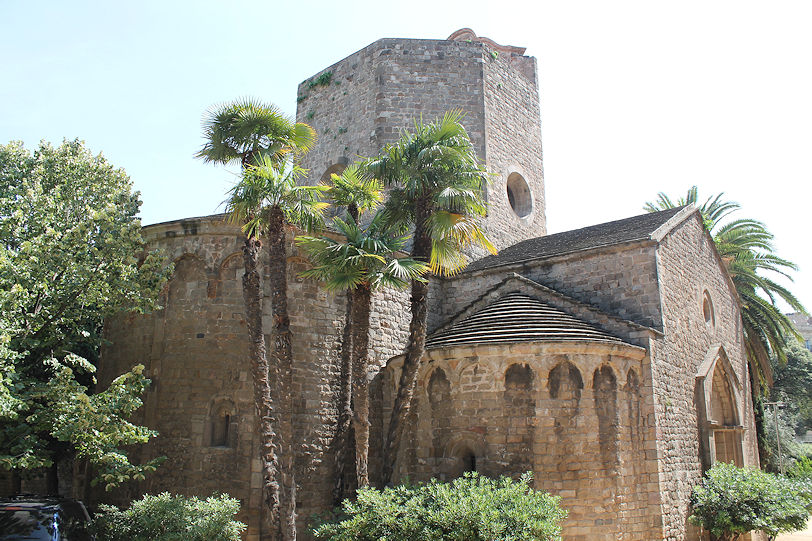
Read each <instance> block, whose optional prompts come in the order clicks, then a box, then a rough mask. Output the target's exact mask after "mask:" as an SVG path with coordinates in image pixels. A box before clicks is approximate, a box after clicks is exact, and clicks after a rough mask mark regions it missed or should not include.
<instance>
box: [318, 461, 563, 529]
mask: <svg viewBox="0 0 812 541" xmlns="http://www.w3.org/2000/svg"><path fill="white" fill-rule="evenodd" d="M531 480H532V476H531V475H530V474H529V473H528V474H525V475H524V476H522V478H521V479H520V480H519V481H514V480H512V479H509V478H506V477H501V478H499V479H490V478H488V477H482V476H480V475H478V474H476V473H466V474H465V475H464V476H463V477H461V478H459V479H455V480H454V481H452V482H451V483H441V482H439V481H437V480H432V481H431V482H430V483H428V484H425V485H417V486H408V485H401V486H397V487H393V488H386V489H384V490H383V491H379V490H376V489H374V488H365V489H362V490H360V491H359V492H358V497H357V499H356V501H350V500H345V501H344V504H343V515H344V516H343V517H341V518H339V519H337V520H336V521H334V522H331V523H326V524H322V525H321V526H318V527H317V528H315V530H314V534H315V536H316V537H317V538H319V539H326V540H329V541H351V540H352V541H365V540H368V541H372V540H375V541H377V540H379V539H386V540H387V541H421V540H426V541H428V540H432V541H445V540H448V541H478V540H482V541H484V540H494V541H497V540H498V541H509V540H528V541H529V540H534V541H553V540H560V539H561V525H560V523H561V520H562V519H563V518H564V517H565V516H566V511H564V510H562V509H561V508H560V507H559V505H558V502H559V498H557V497H553V496H550V495H549V494H546V493H543V492H536V491H535V490H533V489H532V488H531V487H530V482H531Z"/></svg>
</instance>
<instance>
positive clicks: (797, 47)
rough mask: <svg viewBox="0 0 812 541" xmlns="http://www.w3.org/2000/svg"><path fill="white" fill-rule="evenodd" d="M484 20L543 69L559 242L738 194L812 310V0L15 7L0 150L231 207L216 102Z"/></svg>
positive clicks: (173, 213) (184, 204) (167, 202)
mask: <svg viewBox="0 0 812 541" xmlns="http://www.w3.org/2000/svg"><path fill="white" fill-rule="evenodd" d="M462 27H471V28H473V29H474V31H476V33H477V34H478V35H481V36H487V37H490V38H492V39H493V40H495V41H496V42H498V43H503V44H511V45H518V46H523V47H527V53H526V54H529V55H532V56H535V57H537V58H538V61H539V77H540V82H541V94H542V95H541V107H542V109H541V111H542V113H541V114H542V139H543V145H544V169H545V177H546V188H547V217H548V224H549V231H550V232H551V233H554V232H558V231H564V230H567V229H573V228H578V227H582V226H586V225H592V224H595V223H600V222H603V221H609V220H614V219H619V218H624V217H627V216H632V215H636V214H640V213H642V206H643V204H644V203H645V202H646V201H647V200H652V199H654V197H655V196H656V194H657V192H659V191H665V192H667V193H668V194H671V195H673V196H674V197H676V196H679V195H682V194H684V193H685V191H686V190H687V189H688V188H689V187H690V186H692V185H697V186H699V188H700V196H703V195H704V196H708V195H711V194H715V193H718V192H725V195H726V197H727V198H729V199H731V200H734V201H738V202H739V203H741V205H742V207H743V210H742V211H740V213H739V214H740V215H741V216H747V217H752V218H756V219H759V220H762V221H764V222H765V223H766V224H767V226H768V228H769V229H770V230H771V231H772V232H773V233H774V234H775V236H776V245H777V249H778V253H779V255H781V256H783V257H785V258H788V259H790V260H792V261H795V262H796V263H797V264H798V265H799V266H800V272H798V273H797V274H796V276H795V279H796V280H795V284H794V285H793V286H792V289H793V291H795V292H796V294H797V295H798V296H799V297H800V299H801V301H802V302H804V303H805V304H806V305H807V307H810V308H812V240H811V239H812V236H811V235H810V233H811V232H812V218H811V217H810V214H812V206H810V201H811V200H812V159H810V155H811V152H810V149H812V58H810V57H812V31H810V28H812V2H810V1H808V0H799V1H780V0H775V1H770V2H768V1H763V2H750V1H746V0H737V1H721V0H704V1H685V0H683V1H680V2H660V1H657V2H655V1H651V0H646V1H640V2H632V1H624V0H615V1H577V0H576V1H561V0H559V1H538V2H521V1H513V2H498V1H489V2H481V1H467V2H458V1H450V0H445V1H443V0H433V1H423V0H410V1H403V2H386V1H383V0H379V1H359V2H353V1H345V2H336V1H321V0H319V1H310V2H294V1H289V2H280V1H271V0H265V1H239V0H233V1H228V2H226V1H223V0H211V1H210V0H196V1H194V2H192V1H168V0H164V1H152V0H140V1H137V2H117V1H98V2H89V1H82V0H72V1H70V2H63V1H58V0H53V1H48V2H46V1H39V0H0V51H2V52H3V55H2V58H3V62H2V70H1V71H0V74H1V75H0V143H6V142H8V141H9V140H13V139H14V140H23V141H24V142H25V143H26V144H27V145H28V146H29V148H32V147H34V146H35V145H36V144H37V142H38V141H39V140H40V139H47V140H49V141H53V142H57V143H58V142H59V141H61V140H62V138H63V137H67V138H74V137H78V138H81V139H84V140H85V141H86V142H87V144H88V146H89V147H90V148H91V149H92V150H93V151H94V152H99V151H100V152H103V153H104V154H105V156H106V157H107V158H108V159H109V160H110V161H111V162H112V163H114V164H115V165H117V166H120V167H123V168H124V169H126V171H127V172H128V173H129V174H130V176H131V177H132V179H133V181H134V183H135V186H136V188H137V189H138V190H140V191H141V195H142V199H143V201H144V205H143V207H142V217H143V221H144V223H145V224H149V223H155V222H160V221H165V220H171V219H176V218H182V217H188V216H199V215H205V214H211V213H213V212H216V211H218V205H219V204H220V202H221V201H222V200H223V199H224V194H225V192H226V190H227V189H228V188H229V187H230V186H231V185H232V183H233V181H234V174H233V171H229V170H227V169H223V168H217V167H214V166H211V165H206V164H203V163H202V162H200V161H199V160H195V159H194V158H193V154H194V152H195V151H196V150H197V149H198V148H199V147H200V146H201V144H202V139H201V130H200V122H201V118H202V115H203V113H204V111H205V110H206V109H207V108H208V107H210V106H211V105H212V104H215V103H218V102H223V101H227V100H231V99H234V98H236V97H240V96H247V95H252V96H257V97H260V98H262V99H265V100H268V101H271V102H274V103H276V104H278V105H279V106H280V107H282V108H283V109H284V110H285V111H286V112H288V113H290V114H291V115H292V114H293V113H294V112H295V107H296V101H295V100H296V87H297V84H298V83H299V82H301V81H302V80H304V79H305V78H307V77H309V76H310V75H312V74H314V73H316V72H317V71H319V70H321V69H322V68H324V67H327V66H328V65H330V64H332V63H334V62H336V61H338V60H340V59H342V58H344V57H345V56H347V55H349V54H351V53H352V52H354V51H356V50H358V49H360V48H362V47H364V46H366V45H367V44H369V43H371V42H373V41H375V40H377V39H379V38H383V37H409V38H432V39H444V38H446V37H447V36H448V35H449V34H450V33H451V32H453V31H455V30H457V29H459V28H462Z"/></svg>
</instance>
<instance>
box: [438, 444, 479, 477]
mask: <svg viewBox="0 0 812 541" xmlns="http://www.w3.org/2000/svg"><path fill="white" fill-rule="evenodd" d="M485 454H486V453H485V445H484V444H483V442H482V441H481V440H479V439H476V438H475V437H471V436H470V435H467V434H466V435H457V436H453V437H451V438H449V441H448V443H447V444H446V448H445V454H444V456H445V457H446V459H447V465H446V468H445V470H446V471H445V472H443V473H444V474H445V476H446V477H447V478H449V479H456V478H457V477H461V476H462V474H464V473H466V472H473V471H477V472H482V471H483V468H485V467H486V465H485Z"/></svg>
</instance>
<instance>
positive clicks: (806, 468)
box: [787, 456, 812, 481]
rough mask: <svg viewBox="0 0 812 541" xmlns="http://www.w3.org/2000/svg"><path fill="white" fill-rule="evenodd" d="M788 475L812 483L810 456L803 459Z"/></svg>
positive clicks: (811, 459)
mask: <svg viewBox="0 0 812 541" xmlns="http://www.w3.org/2000/svg"><path fill="white" fill-rule="evenodd" d="M787 475H788V476H789V477H793V478H795V479H807V480H809V481H812V458H810V457H808V456H804V457H801V459H800V460H798V461H797V462H796V463H795V465H794V466H793V467H792V469H791V470H789V471H788V472H787Z"/></svg>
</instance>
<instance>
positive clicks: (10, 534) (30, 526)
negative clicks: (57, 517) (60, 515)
mask: <svg viewBox="0 0 812 541" xmlns="http://www.w3.org/2000/svg"><path fill="white" fill-rule="evenodd" d="M55 532H56V524H55V523H54V515H53V512H52V511H40V510H37V509H21V508H15V507H12V506H8V507H5V508H0V541H23V540H25V541H29V540H30V541H41V540H42V541H50V540H51V539H53V538H54V534H55Z"/></svg>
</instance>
